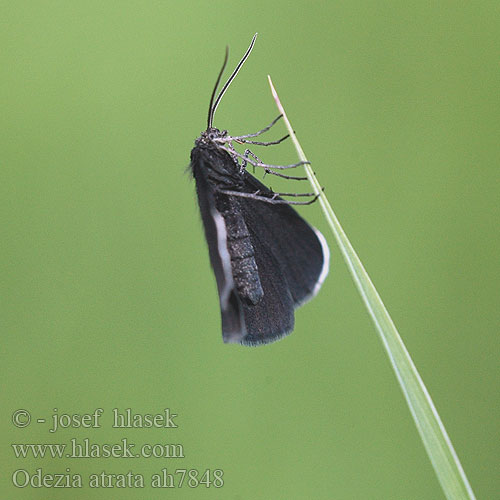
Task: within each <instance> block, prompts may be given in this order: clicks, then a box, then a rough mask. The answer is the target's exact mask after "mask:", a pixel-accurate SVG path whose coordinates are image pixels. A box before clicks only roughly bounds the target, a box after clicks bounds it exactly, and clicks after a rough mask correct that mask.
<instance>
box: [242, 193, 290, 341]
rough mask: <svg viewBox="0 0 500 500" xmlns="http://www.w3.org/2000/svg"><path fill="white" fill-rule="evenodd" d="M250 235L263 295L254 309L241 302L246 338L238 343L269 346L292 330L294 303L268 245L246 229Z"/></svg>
mask: <svg viewBox="0 0 500 500" xmlns="http://www.w3.org/2000/svg"><path fill="white" fill-rule="evenodd" d="M239 200H240V201H241V200H243V198H239ZM249 231H250V237H251V240H252V244H253V247H254V254H255V255H254V257H255V262H256V264H257V268H258V271H259V279H260V284H261V286H262V290H263V291H264V295H263V297H262V299H261V300H260V302H258V303H257V304H254V305H249V304H246V303H244V302H241V305H242V309H243V315H244V318H245V325H246V334H245V336H244V337H243V338H242V340H241V341H240V343H242V344H244V345H260V344H268V343H270V342H275V341H276V340H279V339H280V338H282V337H284V336H285V335H287V334H289V333H290V332H291V331H292V330H293V326H294V314H293V311H294V302H293V298H292V296H291V294H290V290H289V285H288V283H287V281H286V279H285V276H284V275H283V273H282V272H281V269H280V264H279V262H278V260H277V259H276V257H275V255H274V252H273V251H272V249H271V248H270V247H269V245H265V244H261V243H260V240H259V238H258V236H257V235H256V234H255V232H253V231H252V229H250V228H249Z"/></svg>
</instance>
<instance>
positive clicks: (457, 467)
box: [268, 76, 475, 500]
mask: <svg viewBox="0 0 500 500" xmlns="http://www.w3.org/2000/svg"><path fill="white" fill-rule="evenodd" d="M268 79H269V85H270V86H271V92H272V94H273V97H274V100H275V101H276V105H277V107H278V109H279V111H280V113H282V114H283V118H284V121H285V124H286V127H287V129H288V132H289V134H290V137H291V139H292V141H293V143H294V145H295V148H296V150H297V153H298V156H299V158H300V160H301V161H307V158H306V155H305V154H304V151H303V150H302V148H301V146H300V144H299V142H298V140H297V137H296V136H295V134H294V131H293V129H292V127H291V125H290V122H289V121H288V118H287V116H286V113H285V110H284V108H283V106H282V104H281V102H280V99H279V97H278V94H277V93H276V90H275V88H274V86H273V83H272V81H271V77H269V76H268ZM305 170H306V174H307V177H308V179H309V181H310V182H311V185H312V187H313V189H314V191H315V193H316V194H318V195H319V202H320V204H321V207H322V209H323V211H324V213H325V217H326V219H327V221H328V224H329V225H330V228H331V230H332V232H333V235H334V237H335V239H336V241H337V244H338V246H339V248H340V251H341V252H342V255H343V257H344V260H345V262H346V263H347V266H348V268H349V271H350V272H351V275H352V277H353V279H354V282H355V283H356V286H357V288H358V290H359V293H360V294H361V297H362V299H363V301H364V303H365V305H366V308H367V309H368V312H369V314H370V316H371V318H372V320H373V322H374V323H375V327H376V330H377V332H378V333H379V336H380V339H381V340H382V343H383V345H384V347H385V350H386V351H387V354H388V356H389V359H390V361H391V364H392V367H393V369H394V371H395V373H396V377H397V379H398V381H399V384H400V386H401V389H402V391H403V394H404V396H405V398H406V401H407V403H408V406H409V407H410V411H411V414H412V416H413V419H414V421H415V424H416V426H417V429H418V432H419V433H420V437H421V438H422V441H423V443H424V446H425V449H426V451H427V454H428V456H429V458H430V460H431V463H432V466H433V467H434V470H435V472H436V474H437V477H438V479H439V482H440V483H441V487H442V488H443V490H444V493H445V495H446V497H447V498H448V499H449V500H458V499H474V498H475V496H474V493H473V491H472V488H471V487H470V484H469V482H468V480H467V477H466V476H465V473H464V470H463V469H462V466H461V464H460V461H459V459H458V456H457V454H456V452H455V450H454V449H453V445H452V444H451V441H450V438H449V437H448V434H447V433H446V429H445V428H444V425H443V423H442V422H441V419H440V418H439V415H438V412H437V410H436V408H435V406H434V403H433V402H432V399H431V397H430V395H429V393H428V391H427V389H426V387H425V385H424V383H423V381H422V379H421V377H420V375H419V373H418V371H417V369H416V367H415V365H414V363H413V361H412V359H411V357H410V355H409V353H408V351H407V349H406V347H405V345H404V344H403V341H402V340H401V337H400V336H399V333H398V331H397V329H396V327H395V325H394V323H393V321H392V319H391V317H390V316H389V313H388V312H387V309H386V308H385V306H384V304H383V302H382V299H381V298H380V296H379V294H378V292H377V290H376V289H375V286H374V285H373V283H372V281H371V280H370V277H369V276H368V274H367V272H366V271H365V268H364V267H363V264H362V263H361V261H360V260H359V258H358V256H357V255H356V252H355V251H354V249H353V247H352V245H351V243H350V242H349V239H348V238H347V236H346V234H345V232H344V230H343V229H342V226H341V225H340V223H339V221H338V219H337V217H336V216H335V213H334V212H333V209H332V207H331V205H330V203H329V202H328V199H327V198H326V196H325V194H324V193H323V191H322V189H321V185H320V184H319V182H318V181H317V179H316V177H315V175H314V173H313V171H312V169H311V167H310V165H308V164H306V165H305Z"/></svg>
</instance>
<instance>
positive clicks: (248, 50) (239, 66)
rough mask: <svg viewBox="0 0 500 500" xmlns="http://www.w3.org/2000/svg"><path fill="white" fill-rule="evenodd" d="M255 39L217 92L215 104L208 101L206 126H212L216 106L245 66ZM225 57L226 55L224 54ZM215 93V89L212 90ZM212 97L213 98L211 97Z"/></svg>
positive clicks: (255, 36)
mask: <svg viewBox="0 0 500 500" xmlns="http://www.w3.org/2000/svg"><path fill="white" fill-rule="evenodd" d="M256 38H257V33H255V35H254V36H253V38H252V41H251V42H250V46H249V47H248V49H247V51H246V52H245V55H244V56H243V57H242V58H241V61H240V62H239V63H238V66H236V68H235V69H234V71H233V72H232V74H231V76H230V77H229V78H228V80H227V82H226V83H225V84H224V87H222V89H221V91H220V92H219V95H218V96H217V99H216V100H215V103H214V104H213V106H212V101H210V110H209V112H208V118H209V119H208V126H209V127H211V126H212V121H213V119H214V115H215V110H216V109H217V106H218V105H219V103H220V101H221V99H222V96H223V95H224V94H225V93H226V90H227V89H228V87H229V85H231V83H232V82H233V80H234V79H235V78H236V75H237V74H238V72H239V71H240V69H241V67H242V66H243V64H245V61H246V60H247V59H248V56H249V55H250V52H252V49H253V46H254V45H255V39H256ZM226 57H227V53H226ZM223 69H224V68H223ZM221 75H222V72H221V73H220V74H219V78H218V79H217V85H218V84H219V80H220V77H221ZM214 93H215V89H214ZM212 97H213V96H212Z"/></svg>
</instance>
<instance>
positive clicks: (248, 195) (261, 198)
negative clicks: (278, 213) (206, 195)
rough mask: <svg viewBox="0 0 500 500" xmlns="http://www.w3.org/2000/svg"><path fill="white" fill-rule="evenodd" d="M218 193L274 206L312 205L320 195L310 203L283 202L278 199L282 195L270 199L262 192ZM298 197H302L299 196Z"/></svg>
mask: <svg viewBox="0 0 500 500" xmlns="http://www.w3.org/2000/svg"><path fill="white" fill-rule="evenodd" d="M218 191H219V193H224V194H228V195H231V196H239V197H240V198H250V199H252V200H257V201H263V202H265V203H270V204H273V205H311V203H314V202H315V201H316V200H317V199H318V197H319V195H315V196H314V198H313V199H312V200H309V201H292V200H282V199H280V198H278V196H279V194H280V193H273V196H271V197H268V196H262V195H260V194H258V193H259V192H260V191H256V192H255V193H242V192H241V191H231V190H228V189H219V190H218ZM311 194H314V193H311ZM304 195H305V194H304ZM290 196H295V195H290ZM298 196H302V195H300V194H299V195H298Z"/></svg>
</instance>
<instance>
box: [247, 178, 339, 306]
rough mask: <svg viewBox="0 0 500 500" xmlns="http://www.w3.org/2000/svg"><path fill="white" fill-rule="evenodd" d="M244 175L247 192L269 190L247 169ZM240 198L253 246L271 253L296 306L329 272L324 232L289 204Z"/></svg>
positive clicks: (304, 299)
mask: <svg viewBox="0 0 500 500" xmlns="http://www.w3.org/2000/svg"><path fill="white" fill-rule="evenodd" d="M245 177H246V178H245V180H246V187H248V192H255V191H256V190H260V192H261V194H262V193H264V194H266V193H267V194H272V193H271V191H270V190H269V189H268V188H267V187H266V186H265V185H264V184H262V183H261V182H260V181H259V180H257V179H256V178H255V177H253V176H252V175H250V174H248V173H247V174H246V176H245ZM240 200H241V201H240V203H241V206H242V210H243V213H244V217H245V222H246V224H247V227H248V229H249V231H250V233H251V234H252V237H253V239H254V241H255V246H256V247H259V248H267V249H268V252H269V253H272V255H273V256H274V258H275V259H276V261H277V263H278V266H279V269H280V270H281V273H282V274H283V276H284V277H285V279H286V282H287V284H288V288H289V291H290V294H291V296H292V299H293V303H294V306H295V307H299V306H300V305H302V304H304V303H305V302H307V301H308V300H309V299H311V298H312V297H314V295H316V293H317V292H318V291H319V289H320V288H321V285H322V284H323V281H324V280H325V278H326V276H327V274H328V269H329V260H330V251H329V249H328V245H327V243H326V240H325V238H324V236H323V235H322V234H321V233H320V232H319V231H318V230H317V229H315V228H313V227H312V226H310V225H309V224H308V223H307V222H306V221H305V220H304V219H303V218H302V217H301V216H300V215H299V214H298V213H297V212H296V210H294V209H293V208H292V207H291V206H290V205H286V204H270V203H266V202H263V201H259V200H253V199H251V198H240ZM258 264H259V263H258ZM259 270H260V267H259ZM259 274H260V272H259Z"/></svg>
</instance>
